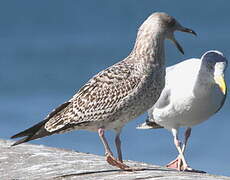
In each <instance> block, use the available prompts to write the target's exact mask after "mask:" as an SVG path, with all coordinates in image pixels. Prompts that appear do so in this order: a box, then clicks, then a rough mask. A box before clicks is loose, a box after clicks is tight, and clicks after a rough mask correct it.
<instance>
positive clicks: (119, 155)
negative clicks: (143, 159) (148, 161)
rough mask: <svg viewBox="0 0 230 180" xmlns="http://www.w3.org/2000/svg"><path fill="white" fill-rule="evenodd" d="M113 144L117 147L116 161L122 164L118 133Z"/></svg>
mask: <svg viewBox="0 0 230 180" xmlns="http://www.w3.org/2000/svg"><path fill="white" fill-rule="evenodd" d="M115 144H116V147H117V155H118V160H119V161H120V162H122V163H123V159H122V152H121V140H120V133H118V134H117V135H116V138H115Z"/></svg>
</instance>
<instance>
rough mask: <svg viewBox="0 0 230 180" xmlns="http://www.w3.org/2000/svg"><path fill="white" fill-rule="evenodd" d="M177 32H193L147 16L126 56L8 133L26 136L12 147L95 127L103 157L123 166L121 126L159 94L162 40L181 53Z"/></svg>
mask: <svg viewBox="0 0 230 180" xmlns="http://www.w3.org/2000/svg"><path fill="white" fill-rule="evenodd" d="M176 30H179V31H184V32H189V33H193V34H195V33H194V31H192V30H190V29H187V28H184V27H183V26H181V25H180V24H179V23H178V22H177V21H176V20H175V19H174V18H173V17H171V16H169V15H167V14H165V13H154V14H152V15H151V16H150V17H149V18H148V19H147V20H146V21H145V22H144V23H143V24H142V26H141V27H140V29H139V31H138V35H137V39H136V43H135V46H134V48H133V50H132V52H131V53H130V54H129V56H128V57H127V58H125V59H124V60H122V61H120V62H118V63H117V64H115V65H113V66H111V67H109V68H107V69H105V70H103V71H101V72H100V73H98V74H97V75H95V76H94V77H93V78H92V79H90V80H89V81H88V82H87V83H86V84H85V85H84V86H83V87H82V88H81V89H80V90H79V91H78V92H77V93H76V94H75V95H74V97H73V98H72V99H70V100H69V102H67V103H65V104H64V105H61V106H60V107H59V108H57V109H56V110H54V111H53V112H52V113H51V114H50V115H49V116H48V117H47V118H46V119H45V120H44V121H42V123H39V124H37V125H35V126H33V127H32V128H30V129H28V130H25V131H23V132H22V133H19V134H17V135H15V136H13V137H12V138H15V137H22V136H27V137H26V138H24V139H22V140H19V141H18V142H16V143H15V144H14V145H16V144H20V143H23V142H26V141H29V140H32V139H37V138H41V137H44V136H47V135H51V134H55V133H63V132H66V131H70V130H73V129H86V130H90V131H98V133H99V136H100V138H101V140H102V142H103V144H104V147H105V151H106V155H107V161H108V162H109V163H110V164H111V165H115V166H117V167H119V168H122V169H127V166H126V165H124V164H123V163H122V155H121V149H120V139H119V135H120V132H121V129H122V127H123V126H124V125H125V124H126V123H127V122H128V121H130V120H132V119H134V118H136V117H138V116H139V115H141V114H142V113H144V112H145V111H146V110H148V109H149V108H150V107H152V105H153V104H154V103H155V102H156V101H157V99H158V98H159V95H160V93H161V91H162V89H163V87H164V77H165V67H164V64H165V60H164V40H165V39H170V40H172V41H173V42H174V43H175V44H176V46H177V48H178V49H179V50H180V51H181V52H182V53H183V50H182V48H181V46H180V45H179V43H178V42H177V41H176V40H175V38H174V35H173V32H174V31H176ZM108 129H114V130H115V131H116V132H117V136H116V141H115V142H116V146H117V151H118V159H119V161H117V160H116V159H115V158H113V156H112V152H111V150H110V149H109V145H108V143H107V141H106V139H105V137H104V130H108Z"/></svg>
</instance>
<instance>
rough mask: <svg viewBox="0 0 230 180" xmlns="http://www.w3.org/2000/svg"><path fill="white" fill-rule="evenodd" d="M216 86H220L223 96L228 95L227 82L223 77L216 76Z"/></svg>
mask: <svg viewBox="0 0 230 180" xmlns="http://www.w3.org/2000/svg"><path fill="white" fill-rule="evenodd" d="M214 79H215V82H216V84H218V85H219V87H220V89H221V91H222V92H223V94H224V95H225V94H226V91H227V86H226V82H225V80H224V77H223V76H216V77H214Z"/></svg>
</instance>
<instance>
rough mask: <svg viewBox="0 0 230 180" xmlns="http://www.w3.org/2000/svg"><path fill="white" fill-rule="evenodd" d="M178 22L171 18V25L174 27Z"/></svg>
mask: <svg viewBox="0 0 230 180" xmlns="http://www.w3.org/2000/svg"><path fill="white" fill-rule="evenodd" d="M175 24H176V20H175V19H174V18H172V19H170V22H169V26H170V27H172V26H174V25H175Z"/></svg>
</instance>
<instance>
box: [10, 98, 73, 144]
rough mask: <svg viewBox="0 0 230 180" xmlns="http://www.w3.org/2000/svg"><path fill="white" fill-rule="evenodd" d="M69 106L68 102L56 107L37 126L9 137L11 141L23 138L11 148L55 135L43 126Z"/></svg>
mask: <svg viewBox="0 0 230 180" xmlns="http://www.w3.org/2000/svg"><path fill="white" fill-rule="evenodd" d="M69 104H70V102H65V103H64V104H62V105H60V106H59V107H57V108H56V109H54V110H53V112H51V113H50V114H49V115H48V116H47V118H46V119H44V120H43V121H41V122H39V123H38V124H35V125H34V126H32V127H30V128H28V129H26V130H24V131H22V132H20V133H18V134H15V135H13V136H12V137H11V139H14V138H19V137H24V136H26V137H24V138H22V139H20V140H18V141H17V142H15V143H14V144H13V145H12V146H15V145H18V144H21V143H24V142H28V141H31V140H34V139H38V138H42V137H45V136H49V135H51V134H54V133H56V132H55V131H54V132H49V131H47V130H46V129H45V124H46V122H47V121H49V120H50V118H52V117H54V116H55V114H57V113H58V112H60V111H61V110H63V109H64V108H66V107H67V106H68V105H69Z"/></svg>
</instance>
